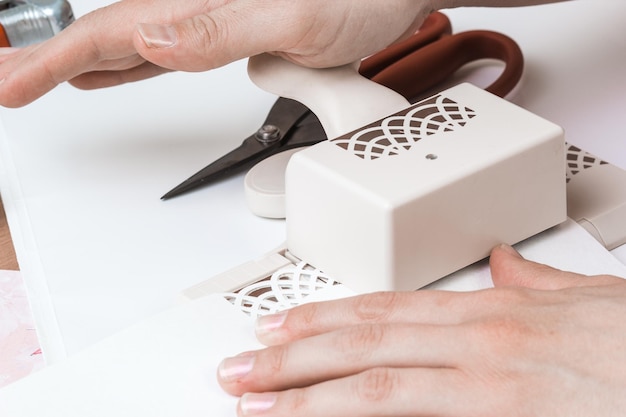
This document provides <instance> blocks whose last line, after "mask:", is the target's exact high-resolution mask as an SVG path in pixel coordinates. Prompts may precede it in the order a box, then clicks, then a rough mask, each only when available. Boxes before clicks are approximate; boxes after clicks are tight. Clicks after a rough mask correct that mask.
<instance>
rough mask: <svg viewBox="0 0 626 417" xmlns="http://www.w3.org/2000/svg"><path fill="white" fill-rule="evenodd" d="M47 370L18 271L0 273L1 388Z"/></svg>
mask: <svg viewBox="0 0 626 417" xmlns="http://www.w3.org/2000/svg"><path fill="white" fill-rule="evenodd" d="M43 366H44V359H43V355H42V354H41V349H40V348H39V341H38V339H37V332H36V330H35V325H34V320H33V317H32V313H31V310H30V305H29V303H28V298H27V296H26V290H25V288H24V283H23V281H22V277H21V275H20V273H19V272H18V271H0V388H2V387H3V386H6V385H8V384H10V383H12V382H14V381H16V380H18V379H20V378H22V377H25V376H27V375H28V374H30V373H32V372H34V371H36V370H38V369H41V368H42V367H43Z"/></svg>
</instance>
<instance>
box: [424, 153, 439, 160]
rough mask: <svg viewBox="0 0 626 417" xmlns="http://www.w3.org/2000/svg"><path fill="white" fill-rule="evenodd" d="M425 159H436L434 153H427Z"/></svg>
mask: <svg viewBox="0 0 626 417" xmlns="http://www.w3.org/2000/svg"><path fill="white" fill-rule="evenodd" d="M426 159H430V160H431V161H434V160H435V159H437V155H435V154H434V153H429V154H428V155H426Z"/></svg>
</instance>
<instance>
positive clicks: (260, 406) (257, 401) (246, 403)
mask: <svg viewBox="0 0 626 417" xmlns="http://www.w3.org/2000/svg"><path fill="white" fill-rule="evenodd" d="M275 403H276V394H274V393H271V392H270V393H263V394H243V395H242V396H241V399H240V400H239V409H240V410H241V414H242V415H244V416H254V415H257V414H261V413H263V412H265V411H267V410H269V409H270V408H272V407H273V406H274V404H275Z"/></svg>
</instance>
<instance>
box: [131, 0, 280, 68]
mask: <svg viewBox="0 0 626 417" xmlns="http://www.w3.org/2000/svg"><path fill="white" fill-rule="evenodd" d="M243 3H246V2H243ZM241 4H242V2H233V3H230V4H228V5H227V6H223V7H220V8H217V9H215V10H212V11H210V12H207V13H205V14H200V15H197V16H193V17H191V18H188V19H185V20H182V21H180V22H177V23H173V24H168V25H160V24H149V23H140V24H139V25H137V30H136V31H135V34H134V39H133V42H134V46H135V49H136V50H137V52H138V53H139V54H140V55H141V56H142V57H143V58H144V59H146V60H148V61H150V62H152V63H154V64H156V65H158V66H161V67H163V68H168V69H171V70H180V71H193V72H196V71H206V70H210V69H214V68H217V67H220V66H223V65H226V64H228V63H230V62H233V61H236V60H238V59H242V58H246V57H249V56H253V55H257V54H260V53H262V52H266V51H268V50H271V49H272V48H270V47H269V45H273V46H274V48H275V47H276V45H278V44H280V37H281V36H282V35H281V31H280V30H279V28H277V27H276V26H277V23H276V21H273V22H271V24H269V22H265V21H264V18H263V16H268V15H269V16H274V18H276V17H277V16H278V17H280V16H281V13H280V12H279V11H276V13H258V10H257V13H255V10H256V9H255V8H254V7H240V5H241ZM254 27H258V28H264V29H263V36H253V35H254V32H255V31H254V30H253V28H254Z"/></svg>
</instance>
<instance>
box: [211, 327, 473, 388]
mask: <svg viewBox="0 0 626 417" xmlns="http://www.w3.org/2000/svg"><path fill="white" fill-rule="evenodd" d="M463 339H464V332H463V331H461V330H460V329H459V328H457V327H453V326H424V325H415V324H411V325H409V324H393V325H361V326H351V327H349V328H345V329H341V330H338V331H334V332H330V333H325V334H322V335H318V336H313V337H310V338H307V339H301V340H297V341H295V342H293V343H289V344H285V345H280V346H275V347H270V348H267V349H262V350H259V351H256V352H246V353H244V354H242V355H239V356H236V357H233V358H227V359H225V360H224V361H223V362H222V363H221V365H220V367H219V371H218V379H219V381H220V384H221V385H222V387H223V388H224V389H225V390H226V391H227V392H229V393H231V394H234V395H241V394H243V393H245V392H266V391H280V390H284V389H288V388H292V387H303V386H309V385H312V384H315V383H319V382H321V381H326V380H331V379H337V378H341V377H344V376H348V375H354V374H357V373H360V372H362V371H365V370H366V369H371V368H377V367H455V366H458V365H459V364H460V359H461V358H463V357H465V355H464V354H465V352H466V350H467V347H466V343H464V340H463Z"/></svg>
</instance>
